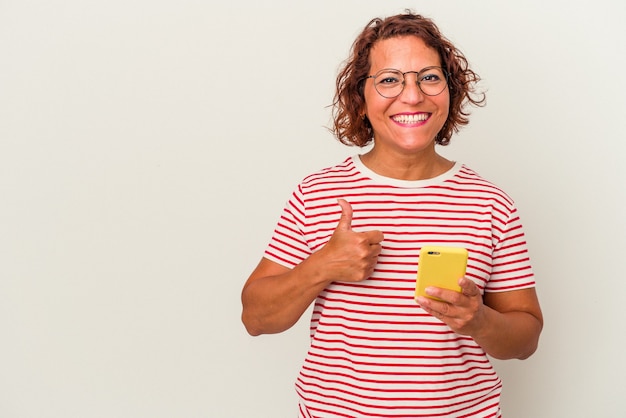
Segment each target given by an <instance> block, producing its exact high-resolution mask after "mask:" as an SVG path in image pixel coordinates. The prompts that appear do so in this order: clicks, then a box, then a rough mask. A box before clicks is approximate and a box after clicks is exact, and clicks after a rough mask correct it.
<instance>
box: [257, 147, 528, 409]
mask: <svg viewBox="0 0 626 418" xmlns="http://www.w3.org/2000/svg"><path fill="white" fill-rule="evenodd" d="M338 198H343V199H346V200H347V201H348V202H349V203H350V204H351V205H352V208H353V212H354V213H353V220H352V228H353V230H355V231H367V230H374V229H377V230H380V231H382V232H383V234H384V241H383V242H382V252H381V254H380V256H379V258H378V264H377V266H376V269H375V271H374V273H373V274H372V276H371V277H370V278H369V279H367V280H365V281H362V282H357V283H347V282H334V283H332V284H331V285H329V286H328V287H327V288H326V289H325V290H324V291H323V292H322V293H320V295H319V296H318V298H317V300H316V301H315V306H314V308H313V314H312V318H311V346H310V350H309V352H308V354H307V356H306V359H305V361H304V364H303V366H302V369H301V371H300V374H299V376H298V379H297V382H296V390H297V391H298V394H299V395H300V399H301V400H300V416H301V417H351V418H353V417H429V418H433V417H465V416H467V417H470V416H471V417H497V416H500V407H499V404H500V391H501V381H500V379H499V377H498V376H497V375H496V373H495V371H494V369H493V368H492V366H491V364H490V362H489V359H488V358H487V355H486V354H485V352H484V351H483V350H482V349H481V347H480V346H478V345H477V344H476V342H474V340H473V339H472V338H470V337H467V336H462V335H458V334H456V333H454V332H453V331H452V330H451V329H450V328H449V327H448V326H447V325H445V324H444V323H443V322H441V321H440V320H438V319H436V318H434V317H433V316H431V315H429V314H428V313H427V312H425V311H424V310H422V309H421V308H420V307H419V305H418V304H417V303H416V302H415V300H414V292H415V279H416V273H417V266H418V263H419V251H420V248H421V247H422V246H424V245H449V246H462V247H465V248H467V250H468V251H469V260H468V266H467V273H466V275H467V277H468V278H470V279H472V280H473V281H474V282H475V283H476V284H477V285H478V286H479V288H480V289H481V292H503V291H510V290H517V289H524V288H529V287H533V286H534V285H535V282H534V277H533V273H532V269H531V266H530V260H529V257H528V252H527V248H526V241H525V238H524V233H523V230H522V225H521V223H520V219H519V217H518V214H517V211H516V209H515V206H514V204H513V201H512V200H511V198H510V197H508V196H507V195H506V193H504V192H503V191H502V190H500V189H499V188H498V187H496V186H495V185H493V184H492V183H490V182H488V181H486V180H484V179H483V178H481V177H480V176H479V175H478V174H476V173H475V172H474V171H472V170H471V169H469V168H468V167H466V166H464V165H461V164H459V163H457V164H455V166H454V167H453V168H452V169H451V170H449V171H448V172H446V173H444V174H442V175H440V176H438V177H436V178H433V179H428V180H420V181H403V180H397V179H390V178H386V177H382V176H379V175H377V174H376V173H373V172H372V171H371V170H369V169H367V168H366V167H365V166H364V165H363V164H362V163H361V161H360V159H359V157H358V156H356V157H351V158H348V159H346V160H345V161H344V162H343V163H341V164H339V165H336V166H334V167H331V168H327V169H324V170H321V171H319V172H317V173H315V174H312V175H310V176H308V177H306V178H305V179H304V180H303V181H302V183H301V184H300V185H299V186H298V188H297V189H296V191H295V192H294V193H293V195H292V196H291V199H290V200H289V201H288V203H287V205H286V207H285V209H284V212H283V214H282V216H281V217H280V220H279V222H278V225H277V227H276V230H275V232H274V235H273V237H272V240H271V242H270V243H269V245H268V247H267V250H266V252H265V257H266V258H268V259H270V260H272V261H274V262H277V263H279V264H281V265H284V266H287V267H289V268H293V267H295V266H296V265H297V264H299V263H300V262H302V261H303V260H304V259H306V258H307V257H308V256H309V255H310V254H311V253H313V252H315V251H317V250H318V249H320V248H321V247H323V246H324V244H325V243H326V242H327V241H328V240H329V239H330V236H331V235H332V233H333V231H334V230H335V228H336V226H337V223H338V221H339V218H340V215H341V208H340V206H339V205H338V204H337V199H338Z"/></svg>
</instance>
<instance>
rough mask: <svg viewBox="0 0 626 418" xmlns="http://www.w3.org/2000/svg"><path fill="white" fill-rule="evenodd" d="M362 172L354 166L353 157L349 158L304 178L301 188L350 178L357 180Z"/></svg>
mask: <svg viewBox="0 0 626 418" xmlns="http://www.w3.org/2000/svg"><path fill="white" fill-rule="evenodd" d="M359 175H360V172H359V170H358V168H357V167H356V165H355V164H354V159H353V157H348V158H346V159H345V160H343V161H342V162H341V163H339V164H336V165H333V166H330V167H325V168H322V169H320V170H318V171H316V172H314V173H311V174H309V175H308V176H306V177H304V179H302V181H301V183H300V187H301V188H304V189H306V188H310V187H317V186H320V185H323V184H328V183H333V182H343V181H345V180H346V179H349V178H355V177H357V176H359Z"/></svg>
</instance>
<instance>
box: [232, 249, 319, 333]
mask: <svg viewBox="0 0 626 418" xmlns="http://www.w3.org/2000/svg"><path fill="white" fill-rule="evenodd" d="M270 263H271V262H269V261H268V260H263V261H262V262H261V264H260V265H259V267H260V270H261V272H267V271H268V268H267V267H268V265H270ZM264 267H265V268H264ZM312 267H313V266H312V263H311V262H310V261H309V260H305V261H304V262H302V263H301V264H300V265H298V266H296V267H295V268H294V269H291V270H289V269H286V268H283V269H282V272H280V273H278V274H270V275H258V274H256V275H255V273H253V275H252V276H251V278H250V279H249V280H248V282H247V283H246V285H245V287H244V289H243V291H242V294H241V300H242V304H243V311H242V321H243V323H244V325H245V327H246V330H247V331H248V333H249V334H250V335H260V334H274V333H278V332H282V331H285V330H287V329H289V328H291V327H292V326H293V325H294V324H295V323H296V322H297V321H298V319H300V317H301V316H302V314H303V313H304V312H305V311H306V309H307V308H308V307H309V306H310V304H311V302H313V301H314V300H315V298H316V297H317V295H318V294H319V293H320V292H321V291H322V290H324V288H325V287H326V286H327V285H328V283H329V282H328V280H326V279H325V278H324V277H322V273H321V269H315V268H312ZM272 269H274V270H275V269H276V265H275V264H273V263H272V265H270V267H269V270H272ZM258 270H259V268H257V271H258ZM257 273H258V272H257Z"/></svg>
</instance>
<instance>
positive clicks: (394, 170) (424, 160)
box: [361, 147, 454, 180]
mask: <svg viewBox="0 0 626 418" xmlns="http://www.w3.org/2000/svg"><path fill="white" fill-rule="evenodd" d="M361 162H363V164H364V165H365V166H366V167H367V168H369V169H370V170H372V171H373V172H375V173H376V174H379V175H381V176H385V177H390V178H394V179H398V180H426V179H430V178H433V177H437V176H439V175H441V174H443V173H445V172H446V171H448V170H450V169H451V168H452V166H454V162H453V161H450V160H448V159H446V158H444V157H442V156H441V155H439V154H437V153H436V152H435V151H434V149H433V150H432V152H423V153H420V154H415V155H407V154H401V155H393V156H392V155H388V154H387V153H384V154H383V153H380V152H377V150H376V147H374V148H372V149H371V150H370V151H369V152H367V153H366V154H364V155H362V156H361Z"/></svg>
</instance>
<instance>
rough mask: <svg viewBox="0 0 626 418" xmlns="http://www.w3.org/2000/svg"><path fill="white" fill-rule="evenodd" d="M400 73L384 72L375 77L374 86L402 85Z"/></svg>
mask: <svg viewBox="0 0 626 418" xmlns="http://www.w3.org/2000/svg"><path fill="white" fill-rule="evenodd" d="M402 80H403V77H402V73H400V72H396V71H385V72H382V73H380V74H378V75H377V76H376V79H375V81H376V84H378V85H384V86H393V85H396V84H400V83H402Z"/></svg>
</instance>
